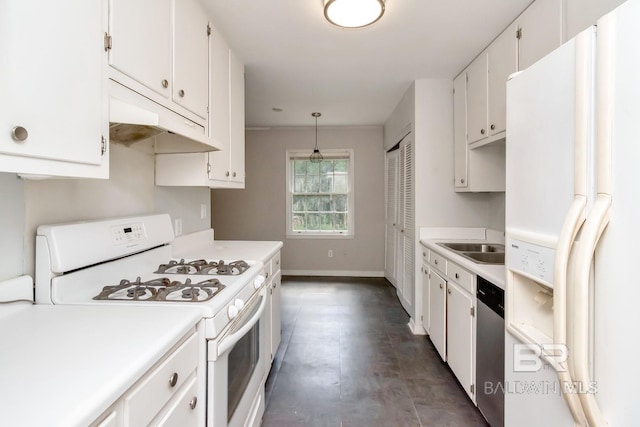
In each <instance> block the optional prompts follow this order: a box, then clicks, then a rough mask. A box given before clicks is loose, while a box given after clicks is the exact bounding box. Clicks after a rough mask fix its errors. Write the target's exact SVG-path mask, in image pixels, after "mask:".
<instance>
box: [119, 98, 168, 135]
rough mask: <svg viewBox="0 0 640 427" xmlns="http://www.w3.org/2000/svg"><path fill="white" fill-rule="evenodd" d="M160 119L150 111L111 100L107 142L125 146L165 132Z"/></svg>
mask: <svg viewBox="0 0 640 427" xmlns="http://www.w3.org/2000/svg"><path fill="white" fill-rule="evenodd" d="M166 131H167V130H166V129H162V128H161V127H160V117H159V115H158V114H155V113H153V112H152V111H148V110H145V109H143V108H140V107H137V106H135V105H132V104H128V103H126V102H123V101H121V100H119V99H116V98H111V100H110V104H109V140H110V141H111V142H119V143H122V144H125V145H129V144H133V143H134V142H138V141H142V140H145V139H147V138H151V137H152V136H156V135H159V134H161V133H163V132H166Z"/></svg>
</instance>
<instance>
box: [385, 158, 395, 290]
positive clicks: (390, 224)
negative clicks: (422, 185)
mask: <svg viewBox="0 0 640 427" xmlns="http://www.w3.org/2000/svg"><path fill="white" fill-rule="evenodd" d="M386 203H387V208H386V209H387V210H386V222H385V266H384V270H385V277H386V278H387V280H389V281H390V282H391V283H393V285H394V286H397V279H396V272H397V264H396V256H397V254H396V252H397V241H396V239H397V237H396V234H397V233H398V231H397V229H396V224H397V222H398V150H395V151H392V152H390V153H387V155H386Z"/></svg>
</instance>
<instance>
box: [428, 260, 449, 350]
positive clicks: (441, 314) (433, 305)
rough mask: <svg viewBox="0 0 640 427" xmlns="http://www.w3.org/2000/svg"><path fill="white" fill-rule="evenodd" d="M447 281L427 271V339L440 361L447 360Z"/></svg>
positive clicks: (434, 272) (436, 273) (434, 271)
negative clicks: (429, 340)
mask: <svg viewBox="0 0 640 427" xmlns="http://www.w3.org/2000/svg"><path fill="white" fill-rule="evenodd" d="M446 287H447V281H446V280H445V279H444V278H443V277H442V276H440V274H439V273H438V272H436V270H434V269H430V271H429V338H430V339H431V342H432V343H433V345H434V346H435V348H436V350H438V354H440V357H441V358H442V360H444V361H446V360H447V293H446Z"/></svg>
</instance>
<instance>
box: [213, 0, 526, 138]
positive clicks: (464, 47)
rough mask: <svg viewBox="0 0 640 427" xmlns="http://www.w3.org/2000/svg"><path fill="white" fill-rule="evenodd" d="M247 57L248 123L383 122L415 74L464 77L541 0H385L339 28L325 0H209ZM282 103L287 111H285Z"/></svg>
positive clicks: (222, 27)
mask: <svg viewBox="0 0 640 427" xmlns="http://www.w3.org/2000/svg"><path fill="white" fill-rule="evenodd" d="M204 1H205V2H206V4H207V6H208V8H209V12H210V13H211V16H212V20H213V23H214V24H215V25H216V27H217V28H218V30H219V31H220V32H222V34H224V36H225V38H226V39H227V42H228V43H229V44H230V45H231V47H232V48H233V49H234V50H235V51H236V52H237V54H238V56H239V57H240V58H241V59H242V60H243V61H244V63H245V64H246V65H245V76H246V95H245V96H246V126H247V127H248V128H252V127H253V128H256V127H275V126H312V125H313V124H314V119H313V117H311V113H312V112H314V111H319V112H321V113H322V117H320V118H319V119H318V125H319V126H327V125H331V126H343V125H350V126H363V125H382V124H383V123H384V122H385V121H386V119H387V118H388V117H389V116H390V114H391V113H392V111H393V109H394V108H395V106H396V105H397V104H398V102H399V101H400V99H401V98H402V95H403V94H404V93H405V91H406V90H407V88H408V87H409V85H410V84H411V82H412V81H413V80H416V79H420V78H448V79H452V78H453V77H455V76H456V75H457V74H458V73H459V72H460V71H461V70H462V69H463V68H464V67H466V65H467V64H469V62H471V60H472V59H473V58H474V57H475V56H476V55H477V54H478V53H479V52H480V51H481V50H482V49H483V48H484V47H486V46H487V45H488V44H489V43H490V42H491V41H492V40H493V38H495V36H497V35H498V34H499V33H500V32H501V31H502V30H503V29H504V28H506V27H507V25H508V24H509V23H511V22H512V21H513V20H514V19H515V18H516V17H517V16H518V15H519V14H520V13H521V12H522V11H523V10H524V9H525V8H526V7H527V6H528V5H529V4H530V3H531V1H532V0H482V1H478V0H386V11H385V14H384V16H383V17H382V19H381V20H380V21H378V22H377V23H375V24H374V25H372V26H371V27H366V28H361V29H350V30H346V29H340V28H337V27H335V26H332V25H331V24H329V23H328V22H327V21H326V20H325V19H324V15H323V1H322V0H204ZM273 108H279V109H282V110H283V111H281V112H276V111H273Z"/></svg>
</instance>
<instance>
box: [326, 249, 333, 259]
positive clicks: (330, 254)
mask: <svg viewBox="0 0 640 427" xmlns="http://www.w3.org/2000/svg"><path fill="white" fill-rule="evenodd" d="M327 256H328V257H329V258H333V251H332V250H331V249H329V252H327Z"/></svg>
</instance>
